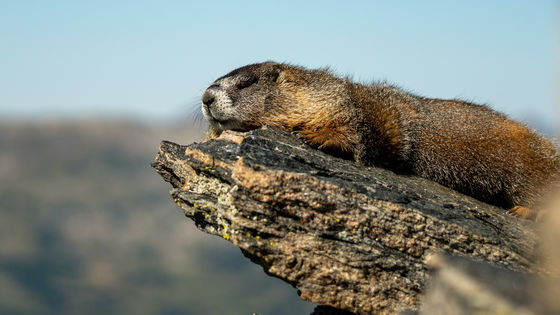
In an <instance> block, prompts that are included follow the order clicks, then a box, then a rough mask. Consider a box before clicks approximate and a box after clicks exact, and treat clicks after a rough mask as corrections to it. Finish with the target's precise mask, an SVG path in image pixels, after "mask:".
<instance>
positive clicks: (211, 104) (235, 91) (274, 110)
mask: <svg viewBox="0 0 560 315" xmlns="http://www.w3.org/2000/svg"><path fill="white" fill-rule="evenodd" d="M343 82H346V81H344V80H341V79H338V78H336V77H334V76H332V75H331V74H330V73H329V72H328V71H325V70H307V69H304V68H300V67H294V66H289V65H286V64H279V63H275V62H264V63H258V64H252V65H247V66H244V67H241V68H238V69H236V70H233V71H232V72H230V73H228V74H226V75H224V76H223V77H220V78H218V79H217V80H216V81H214V83H212V85H210V86H209V87H208V89H206V91H205V92H204V93H203V94H202V113H203V114H204V117H206V119H207V120H208V122H209V123H210V133H211V134H213V135H215V136H217V135H219V134H220V133H221V132H222V131H223V130H228V129H229V130H238V131H247V130H251V129H255V128H259V127H261V126H264V125H273V126H279V127H282V128H284V129H287V130H294V129H298V128H301V127H303V125H304V124H307V122H309V121H312V120H314V118H315V119H317V118H318V117H319V116H323V117H325V115H326V117H328V116H329V114H328V112H331V111H332V110H329V107H330V106H329V105H328V104H330V103H337V102H338V101H340V100H341V98H342V97H343V96H344V95H345V94H344V93H343V92H341V90H343V89H344V84H342V83H343ZM333 100H334V101H333Z"/></svg>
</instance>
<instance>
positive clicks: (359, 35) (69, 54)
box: [0, 0, 560, 126]
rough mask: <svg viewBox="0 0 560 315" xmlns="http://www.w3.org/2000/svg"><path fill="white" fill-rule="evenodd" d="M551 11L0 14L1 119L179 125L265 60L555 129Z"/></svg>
mask: <svg viewBox="0 0 560 315" xmlns="http://www.w3.org/2000/svg"><path fill="white" fill-rule="evenodd" d="M559 8H560V6H559V5H558V2H557V1H552V0H549V1H547V0H526V1H516V0H509V1H506V0H503V1H500V0H495V1H486V0H469V1H444V0H441V1H388V0H387V1H344V2H343V1H303V0H300V1H268V2H265V1H241V0H237V1H216V0H214V1H199V2H196V3H195V2H194V1H101V0H98V1H55V0H51V1H31V0H29V1H2V0H0V117H2V118H4V119H12V118H36V117H42V116H55V117H56V116H64V117H75V116H78V117H79V116H87V115H96V116H105V115H108V116H111V115H112V116H120V117H131V118H142V119H146V120H165V119H172V118H174V117H175V118H180V117H186V116H187V115H189V114H190V113H191V112H192V110H191V109H189V106H190V105H192V104H194V103H195V102H196V101H197V100H198V98H199V97H200V94H201V92H202V91H203V90H204V88H205V87H206V86H207V85H209V84H210V83H211V82H212V81H213V80H214V79H215V78H217V77H218V76H221V75H223V74H225V73H226V72H228V71H229V70H232V69H233V68H236V67H238V66H241V65H244V64H247V63H252V62H259V61H265V60H275V61H281V62H290V63H294V64H299V65H305V66H308V67H321V66H330V67H331V68H332V69H334V70H335V71H336V72H337V73H339V74H344V75H346V74H348V75H351V76H352V77H353V78H354V79H356V80H360V81H365V82H368V81H372V80H388V81H390V82H392V83H395V84H397V85H399V86H401V87H403V88H406V89H407V90H409V91H412V92H415V93H418V94H422V95H425V96H430V97H442V98H454V97H459V98H463V99H467V100H471V101H475V102H479V103H488V104H491V105H492V107H494V108H496V109H498V110H500V111H503V112H506V113H508V114H510V115H511V116H513V117H514V118H518V119H528V120H531V121H542V122H545V123H546V124H548V125H549V126H552V125H554V124H555V123H556V122H558V119H557V117H558V110H557V108H556V97H557V94H556V93H557V89H556V87H557V86H558V82H559V81H558V77H557V73H558V71H557V69H558V65H559V64H560V62H559V58H558V57H557V56H558V55H559V52H560V49H558V43H559V41H558V38H559V32H558V31H559V27H558V23H557V19H558V17H559V14H558V13H559Z"/></svg>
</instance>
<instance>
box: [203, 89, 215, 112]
mask: <svg viewBox="0 0 560 315" xmlns="http://www.w3.org/2000/svg"><path fill="white" fill-rule="evenodd" d="M215 100H216V95H215V94H214V91H212V90H206V91H205V92H204V93H203V94H202V104H204V106H206V108H210V105H212V103H214V101H215Z"/></svg>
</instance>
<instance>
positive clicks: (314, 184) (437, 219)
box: [153, 128, 536, 314]
mask: <svg viewBox="0 0 560 315" xmlns="http://www.w3.org/2000/svg"><path fill="white" fill-rule="evenodd" d="M153 166H154V168H156V170H157V171H158V172H159V173H160V174H161V176H162V177H163V178H164V179H165V180H166V181H168V182H169V183H171V185H172V186H173V188H172V190H171V195H172V197H173V198H174V200H175V201H176V203H177V204H178V205H179V206H180V207H181V208H182V209H183V210H184V211H185V214H186V216H187V217H189V218H191V219H193V220H194V221H195V222H196V225H197V227H198V228H199V229H200V230H202V231H204V232H207V233H210V234H214V235H218V236H221V237H223V238H224V239H225V240H227V241H229V242H232V243H233V244H234V245H235V246H237V247H239V248H240V249H241V251H242V252H243V254H244V255H245V256H247V257H248V258H250V259H251V260H252V261H253V262H255V263H257V264H259V265H261V266H262V267H263V269H264V271H265V272H266V273H267V274H269V275H271V276H274V277H278V278H280V279H282V280H284V281H286V282H288V283H290V284H292V285H293V286H294V287H296V288H297V289H298V290H299V291H300V292H301V298H302V299H304V300H308V301H311V302H314V303H318V304H321V305H327V306H331V307H333V308H337V309H340V310H346V311H350V312H354V313H359V314H369V313H394V312H400V311H404V310H411V309H412V310H415V309H418V307H419V305H420V300H419V299H420V293H421V292H423V290H424V289H425V287H426V284H427V283H428V280H429V278H430V273H429V272H428V267H427V265H426V261H425V259H426V257H427V256H428V255H429V254H430V253H433V252H437V251H444V252H447V253H450V254H453V255H458V256H465V257H469V258H472V259H475V260H481V261H490V262H492V263H494V264H496V265H499V266H501V268H505V269H508V270H513V271H522V272H527V271H529V272H530V271H535V269H536V267H535V264H534V262H533V260H534V256H535V248H536V246H535V245H536V241H535V239H536V238H535V234H534V232H533V230H532V227H531V225H532V223H531V222H529V221H524V220H521V219H518V218H516V217H512V216H509V215H507V214H506V213H505V211H504V210H503V209H498V208H495V207H492V206H489V205H487V204H485V203H482V202H479V201H477V200H475V199H473V198H470V197H467V196H464V195H461V194H459V193H457V192H455V191H452V190H450V189H447V188H445V187H442V186H440V185H438V184H436V183H433V182H431V181H428V180H424V179H422V178H417V177H413V176H404V175H397V174H395V173H393V172H391V171H388V170H385V169H380V168H373V167H367V168H366V167H362V166H359V165H357V164H356V163H354V162H352V161H347V160H342V159H339V158H336V157H333V156H330V155H327V154H325V153H323V152H321V151H318V150H315V149H312V148H310V147H309V146H307V145H305V144H304V143H302V141H300V139H299V138H298V137H297V136H295V135H291V134H288V133H285V132H282V131H280V130H278V129H275V128H265V129H260V130H255V131H251V132H248V133H236V132H225V133H224V134H223V135H222V136H221V137H220V138H218V139H216V140H211V141H207V142H204V143H195V144H191V145H188V146H181V145H178V144H175V143H171V142H165V141H164V142H162V143H161V146H160V151H159V154H158V155H157V158H156V162H155V163H154V164H153Z"/></svg>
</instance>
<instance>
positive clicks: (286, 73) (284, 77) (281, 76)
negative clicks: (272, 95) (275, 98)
mask: <svg viewBox="0 0 560 315" xmlns="http://www.w3.org/2000/svg"><path fill="white" fill-rule="evenodd" d="M275 81H276V83H279V84H282V83H287V82H293V81H294V76H293V73H292V72H291V71H290V70H289V69H280V72H279V73H278V76H277V77H276V80H275Z"/></svg>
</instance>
